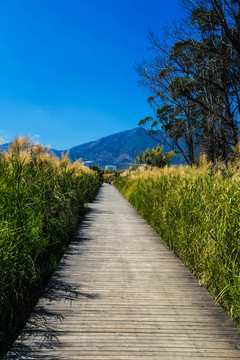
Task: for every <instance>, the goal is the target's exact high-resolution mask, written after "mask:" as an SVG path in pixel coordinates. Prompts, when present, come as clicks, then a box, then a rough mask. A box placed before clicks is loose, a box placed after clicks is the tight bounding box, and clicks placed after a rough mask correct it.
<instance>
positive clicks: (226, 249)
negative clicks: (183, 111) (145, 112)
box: [114, 146, 240, 324]
mask: <svg viewBox="0 0 240 360" xmlns="http://www.w3.org/2000/svg"><path fill="white" fill-rule="evenodd" d="M239 149H240V146H239V147H238V149H236V156H235V161H234V162H233V163H232V164H228V165H227V166H226V165H225V164H224V163H218V164H216V165H215V166H213V164H211V163H208V162H207V161H206V158H205V157H204V156H203V157H201V159H200V163H199V166H193V167H188V166H179V167H165V168H163V169H157V168H150V167H142V168H139V169H137V170H136V171H132V170H129V171H126V172H125V173H124V174H122V175H121V176H120V177H119V178H117V179H116V180H115V182H114V185H115V186H116V187H117V188H118V189H119V190H120V191H121V192H122V193H123V194H124V195H125V197H126V198H127V199H128V200H129V201H130V202H131V204H132V205H133V206H134V207H135V209H136V210H137V211H138V212H139V213H140V214H141V215H142V216H143V217H144V218H145V219H146V220H147V221H148V223H149V224H150V225H151V226H152V227H153V228H154V229H155V230H156V231H157V232H158V234H159V235H160V236H161V237H162V239H163V240H164V241H165V242H166V243H167V244H168V245H169V247H170V248H171V249H172V250H173V251H174V252H175V253H176V254H177V255H178V256H179V257H180V258H181V259H182V261H183V262H184V263H185V264H186V265H187V266H188V268H189V269H190V270H191V271H192V272H193V273H194V275H195V276H196V277H197V278H198V279H199V282H200V283H201V284H202V285H203V286H205V287H206V288H207V289H208V290H209V292H210V293H211V294H212V295H213V296H214V297H215V299H216V300H217V301H218V302H219V304H221V306H222V307H223V308H224V309H225V310H226V311H227V312H228V314H229V315H230V316H231V317H232V318H233V319H234V320H235V321H236V322H237V323H238V324H239V323H240V316H239V314H240V292H239V288H240V256H239V255H240V241H239V240H240V206H239V204H240V166H239V165H240V156H239V153H240V151H239Z"/></svg>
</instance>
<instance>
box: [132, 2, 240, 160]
mask: <svg viewBox="0 0 240 360" xmlns="http://www.w3.org/2000/svg"><path fill="white" fill-rule="evenodd" d="M181 5H182V9H183V18H182V19H181V20H180V21H177V22H175V23H174V24H173V25H172V26H171V27H166V28H165V30H164V31H163V32H162V34H160V35H159V36H158V35H156V34H154V33H153V32H152V31H149V41H150V50H151V56H150V57H149V58H148V59H146V60H145V61H143V62H141V63H139V64H137V67H136V69H137V72H138V74H139V83H140V85H141V86H143V87H145V88H146V89H147V90H148V91H149V95H150V97H149V99H148V102H149V104H150V105H151V107H152V108H153V109H154V110H155V116H148V117H146V118H145V119H143V120H141V121H140V125H141V126H142V127H144V128H145V129H147V130H148V132H149V134H150V135H152V136H153V137H154V138H160V143H162V144H168V145H169V146H170V147H171V148H172V150H174V152H175V153H179V154H181V156H182V157H183V158H184V159H185V161H186V162H187V163H188V164H194V162H195V159H196V158H198V157H199V152H204V153H205V154H206V155H207V158H208V160H210V161H212V162H216V161H217V160H219V159H221V160H227V161H228V159H229V156H231V151H232V148H233V147H234V146H236V145H237V143H238V141H239V130H240V126H239V115H240V66H239V65H240V63H239V59H240V2H239V0H224V1H222V0H198V1H194V0H181Z"/></svg>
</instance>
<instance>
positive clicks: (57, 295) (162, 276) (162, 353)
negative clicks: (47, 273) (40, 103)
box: [5, 185, 240, 360]
mask: <svg viewBox="0 0 240 360" xmlns="http://www.w3.org/2000/svg"><path fill="white" fill-rule="evenodd" d="M236 332H237V329H236V327H235V325H234V324H233V322H232V321H231V320H230V319H229V318H228V317H227V316H226V314H225V313H224V312H223V310H222V309H221V308H220V307H219V306H218V305H217V304H216V303H215V302H214V300H213V299H212V298H211V296H210V295H209V294H208V293H207V292H206V290H205V289H203V288H202V287H201V286H199V284H198V282H197V281H196V280H195V279H194V277H193V276H192V275H191V274H190V272H189V271H188V270H187V269H186V268H185V266H184V265H183V264H182V263H181V262H180V261H179V260H178V259H177V258H176V257H175V256H174V254H173V253H172V252H171V251H170V250H169V249H168V248H167V246H166V245H165V244H164V243H163V242H162V241H161V240H160V239H159V237H158V236H157V235H156V234H155V233H154V232H153V231H152V230H151V228H150V227H149V226H148V225H147V224H146V222H145V221H144V220H143V219H142V218H141V217H140V216H139V215H138V214H137V213H136V212H135V210H134V209H133V208H132V207H131V206H130V205H129V204H128V202H127V201H126V200H125V199H124V198H123V197H122V196H121V195H120V194H119V193H118V192H117V190H116V189H115V188H114V187H113V186H110V185H103V187H102V188H101V190H100V193H99V195H98V197H97V199H96V201H95V202H94V203H93V204H92V205H91V211H90V212H89V213H88V214H87V216H86V218H85V220H84V222H83V223H82V225H81V227H80V229H79V231H78V234H77V236H76V239H75V240H74V241H73V242H72V243H71V245H70V246H69V249H68V251H67V253H66V254H65V256H64V259H63V261H62V262H61V264H60V266H59V268H58V271H57V272H56V273H55V274H54V276H53V278H52V280H51V281H50V283H49V285H48V288H47V290H46V292H45V293H44V295H43V297H42V298H41V299H40V301H39V302H38V304H37V306H36V308H35V311H34V313H33V314H32V317H31V318H30V319H29V322H28V323H27V325H26V327H25V328H24V331H23V332H22V336H21V337H19V338H18V339H17V341H16V342H15V344H14V346H13V347H12V349H11V351H10V352H9V353H8V354H7V356H6V357H5V359H48V360H53V359H54V360H57V359H67V360H77V359H85V360H87V359H89V360H90V359H99V360H100V359H101V360H103V359H111V360H120V359H122V360H124V359H125V360H127V359H132V360H133V359H141V360H144V359H152V360H159V359H161V360H180V359H181V360H184V359H188V360H189V359H194V360H203V359H216V360H219V359H225V360H227V359H240V338H239V335H237V334H236Z"/></svg>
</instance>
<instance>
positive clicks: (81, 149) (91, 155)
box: [69, 128, 157, 168]
mask: <svg viewBox="0 0 240 360" xmlns="http://www.w3.org/2000/svg"><path fill="white" fill-rule="evenodd" d="M156 146H157V142H156V141H155V140H153V139H152V138H151V137H149V136H147V135H146V133H145V131H144V130H143V129H141V128H136V129H133V130H127V131H123V132H119V133H116V134H113V135H109V136H106V137H103V138H101V139H98V140H96V141H91V142H89V143H86V144H82V145H78V146H74V147H73V148H71V149H70V150H69V156H70V158H71V159H72V160H73V161H74V160H76V159H79V158H81V159H82V160H83V162H85V163H86V165H88V164H89V165H91V164H97V165H99V166H101V167H104V166H105V165H114V166H117V167H123V168H126V167H128V166H129V165H130V164H131V163H132V161H133V159H134V158H135V157H136V156H137V155H138V153H139V152H141V151H144V150H146V149H147V148H148V147H150V148H153V147H156Z"/></svg>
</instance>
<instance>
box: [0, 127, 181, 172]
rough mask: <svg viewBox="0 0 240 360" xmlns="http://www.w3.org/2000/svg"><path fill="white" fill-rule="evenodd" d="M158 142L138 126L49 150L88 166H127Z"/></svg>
mask: <svg viewBox="0 0 240 360" xmlns="http://www.w3.org/2000/svg"><path fill="white" fill-rule="evenodd" d="M158 143H160V144H161V141H159V142H158V141H156V140H154V139H152V138H151V137H150V136H149V135H147V133H146V132H145V130H143V129H142V128H140V127H138V128H134V129H131V130H125V131H121V132H118V133H115V134H112V135H108V136H105V137H102V138H100V139H97V140H94V141H89V142H87V143H83V144H80V145H76V146H73V147H71V148H70V149H68V150H56V149H51V151H52V152H53V153H54V154H55V155H57V156H59V157H60V156H61V154H62V153H63V154H66V153H67V152H69V157H70V159H71V160H72V161H75V160H77V159H79V158H81V159H82V161H83V162H84V163H85V164H86V165H88V166H90V165H93V164H94V165H99V166H100V167H102V168H103V167H104V166H106V165H114V166H116V167H118V168H128V167H129V165H130V164H131V163H132V162H133V160H134V158H135V157H136V156H137V155H138V154H139V153H140V152H143V151H145V150H146V149H147V148H153V147H156V146H157V144H158ZM9 144H10V143H8V144H3V145H0V151H5V150H7V148H8V145H9ZM163 151H164V152H167V151H171V149H170V147H168V146H164V149H163ZM174 162H175V163H176V161H174Z"/></svg>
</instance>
